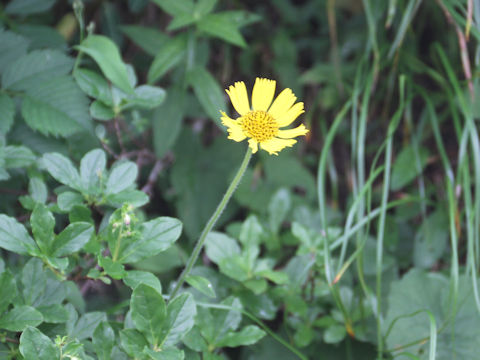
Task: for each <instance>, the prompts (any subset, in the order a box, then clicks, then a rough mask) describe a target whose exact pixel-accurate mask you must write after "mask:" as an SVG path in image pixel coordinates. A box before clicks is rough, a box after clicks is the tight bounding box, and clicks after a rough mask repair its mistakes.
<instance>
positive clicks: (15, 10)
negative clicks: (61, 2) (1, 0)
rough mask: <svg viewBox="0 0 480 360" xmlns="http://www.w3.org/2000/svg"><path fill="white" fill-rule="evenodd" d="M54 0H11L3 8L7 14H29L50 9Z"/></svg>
mask: <svg viewBox="0 0 480 360" xmlns="http://www.w3.org/2000/svg"><path fill="white" fill-rule="evenodd" d="M54 4H55V0H12V1H10V2H9V3H8V5H7V7H6V8H5V12H6V13H7V14H12V15H22V16H25V15H30V14H36V13H42V12H45V11H48V10H50V8H51V7H52V6H53V5H54Z"/></svg>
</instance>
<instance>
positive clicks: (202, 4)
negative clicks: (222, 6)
mask: <svg viewBox="0 0 480 360" xmlns="http://www.w3.org/2000/svg"><path fill="white" fill-rule="evenodd" d="M217 2H218V0H199V1H197V3H196V4H195V12H196V13H198V14H199V15H200V16H205V15H207V14H209V13H211V12H212V10H213V9H214V8H215V6H216V5H217Z"/></svg>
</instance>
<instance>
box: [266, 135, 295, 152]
mask: <svg viewBox="0 0 480 360" xmlns="http://www.w3.org/2000/svg"><path fill="white" fill-rule="evenodd" d="M296 142H297V140H293V139H278V138H273V139H270V140H268V141H264V142H261V143H260V147H261V148H262V149H263V150H266V151H268V153H269V154H270V155H272V154H274V155H278V152H279V151H280V150H282V149H283V148H285V147H287V146H292V145H293V144H295V143H296Z"/></svg>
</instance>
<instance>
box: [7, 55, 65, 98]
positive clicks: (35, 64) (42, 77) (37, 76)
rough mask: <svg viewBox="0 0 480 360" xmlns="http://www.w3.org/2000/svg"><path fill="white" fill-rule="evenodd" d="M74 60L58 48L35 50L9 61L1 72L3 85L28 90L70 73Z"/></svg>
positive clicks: (13, 88)
mask: <svg viewBox="0 0 480 360" xmlns="http://www.w3.org/2000/svg"><path fill="white" fill-rule="evenodd" d="M73 62H74V60H73V59H72V58H70V57H68V56H66V55H65V54H64V53H63V52H61V51H59V50H35V51H32V52H31V53H29V54H28V55H25V56H23V57H21V58H20V59H18V60H17V61H15V62H13V63H11V64H10V65H9V66H8V67H7V68H6V69H5V71H4V72H3V74H2V83H3V87H4V88H6V89H11V90H17V91H18V90H27V91H28V90H29V89H30V88H31V87H32V86H38V84H41V83H45V82H49V81H50V80H52V79H53V78H55V77H58V76H64V75H67V74H69V73H70V71H71V70H72V67H73Z"/></svg>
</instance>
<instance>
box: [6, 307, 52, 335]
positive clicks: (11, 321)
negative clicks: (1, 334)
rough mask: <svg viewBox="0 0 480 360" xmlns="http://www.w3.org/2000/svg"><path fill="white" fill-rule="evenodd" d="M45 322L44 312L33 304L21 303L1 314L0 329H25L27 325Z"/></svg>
mask: <svg viewBox="0 0 480 360" xmlns="http://www.w3.org/2000/svg"><path fill="white" fill-rule="evenodd" d="M42 322H43V316H42V314H41V313H40V312H39V311H37V310H35V309H34V308H33V307H31V306H27V305H20V306H17V307H14V308H13V309H12V310H10V311H9V312H7V313H5V314H4V315H2V316H0V329H6V330H9V331H23V330H24V329H25V328H26V327H27V326H37V325H40V324H41V323H42Z"/></svg>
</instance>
